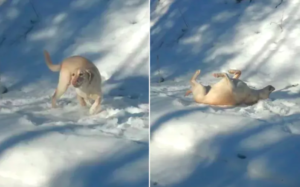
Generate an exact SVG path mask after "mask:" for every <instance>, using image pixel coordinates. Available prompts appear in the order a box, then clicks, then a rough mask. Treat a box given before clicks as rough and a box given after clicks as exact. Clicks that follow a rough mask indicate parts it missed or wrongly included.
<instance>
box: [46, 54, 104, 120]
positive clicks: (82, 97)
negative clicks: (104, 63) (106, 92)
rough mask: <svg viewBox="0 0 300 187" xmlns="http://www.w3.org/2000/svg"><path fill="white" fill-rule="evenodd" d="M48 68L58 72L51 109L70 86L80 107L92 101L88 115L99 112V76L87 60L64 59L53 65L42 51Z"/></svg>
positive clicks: (47, 55) (100, 93) (74, 57)
mask: <svg viewBox="0 0 300 187" xmlns="http://www.w3.org/2000/svg"><path fill="white" fill-rule="evenodd" d="M44 56H45V60H46V64H47V66H48V68H49V69H50V70H52V71H60V74H59V81H58V85H57V88H56V90H55V92H54V94H53V96H52V107H53V108H55V107H56V100H57V99H58V98H60V97H61V96H62V95H63V94H64V93H65V91H66V90H67V89H68V87H69V85H70V84H71V85H72V86H73V87H75V90H76V93H77V99H78V101H79V103H80V105H81V106H86V102H88V103H89V104H91V103H90V102H89V99H92V100H94V103H93V104H92V106H91V108H90V111H89V112H90V114H96V113H98V112H99V111H100V104H101V98H102V92H101V75H100V72H99V70H98V68H97V67H96V66H95V65H94V64H93V63H92V62H90V61H89V60H88V59H86V58H84V57H81V56H72V57H69V58H66V59H64V60H63V61H62V63H61V64H53V63H52V61H51V58H50V55H49V53H48V52H47V51H44Z"/></svg>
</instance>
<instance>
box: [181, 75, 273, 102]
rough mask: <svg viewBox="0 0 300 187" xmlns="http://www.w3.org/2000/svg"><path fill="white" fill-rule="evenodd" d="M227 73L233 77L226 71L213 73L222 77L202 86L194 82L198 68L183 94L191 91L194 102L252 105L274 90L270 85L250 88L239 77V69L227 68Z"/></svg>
mask: <svg viewBox="0 0 300 187" xmlns="http://www.w3.org/2000/svg"><path fill="white" fill-rule="evenodd" d="M228 73H230V74H234V76H233V78H230V77H228V75H227V73H215V74H213V75H214V76H215V77H216V78H217V77H222V79H221V80H220V81H219V82H217V83H215V84H213V85H210V86H203V85H201V84H199V83H197V82H196V78H197V77H198V76H199V74H200V70H197V71H196V72H195V74H194V75H193V77H192V78H191V80H190V84H191V86H192V88H191V90H188V91H187V92H186V94H185V96H187V95H189V94H191V93H192V94H193V97H194V100H195V102H197V103H203V104H208V105H217V106H237V105H253V104H255V103H257V102H258V101H259V100H263V99H267V98H269V95H270V93H271V92H273V91H274V90H275V88H274V87H273V86H271V85H268V86H266V87H264V88H262V89H259V90H255V89H252V88H250V87H249V86H248V85H247V84H246V83H245V82H243V81H242V80H240V79H239V77H240V76H241V73H242V72H241V71H240V70H229V71H228Z"/></svg>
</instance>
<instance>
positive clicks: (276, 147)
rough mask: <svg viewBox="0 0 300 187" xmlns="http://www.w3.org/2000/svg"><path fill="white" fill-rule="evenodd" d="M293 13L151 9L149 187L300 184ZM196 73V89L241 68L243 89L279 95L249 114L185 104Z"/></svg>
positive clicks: (285, 8)
mask: <svg viewBox="0 0 300 187" xmlns="http://www.w3.org/2000/svg"><path fill="white" fill-rule="evenodd" d="M299 7H300V1H299V0H290V1H282V3H281V1H280V0H264V1H256V0H253V1H252V2H251V3H250V2H249V1H248V0H247V1H246V0H243V1H242V2H241V3H239V4H237V3H236V2H235V1H234V0H211V1H205V0H203V1H199V0H163V1H162V0H160V1H158V0H152V1H151V41H150V43H151V91H150V92H151V106H150V108H151V112H150V113H151V119H150V123H151V125H150V126H151V146H150V157H151V184H152V186H172V187H175V186H178V187H183V186H184V187H196V186H199V187H200V186H201V187H229V186H230V187H241V186H243V187H253V186H259V187H298V186H300V178H299V174H300V168H299V167H298V165H299V158H300V136H299V135H300V73H299V71H300V63H299V62H300V53H299V50H300V39H299V35H300V22H299V20H300V12H299ZM196 69H201V70H202V71H201V74H200V76H199V78H198V81H200V82H202V83H203V84H210V83H213V82H215V81H217V79H216V78H214V77H213V76H212V75H211V74H212V73H215V72H225V71H227V70H228V69H240V70H242V75H241V79H242V80H244V81H246V82H247V83H248V84H249V85H251V86H253V87H256V88H261V87H264V86H266V85H268V84H271V85H273V86H274V87H275V88H276V91H275V92H274V93H272V94H271V99H268V100H265V101H261V102H259V103H258V104H256V105H253V106H248V107H233V108H217V107H210V106H206V105H201V104H196V103H194V102H193V100H192V98H191V96H188V97H184V94H185V91H186V90H187V89H188V88H189V79H190V77H191V76H192V75H193V73H194V72H195V70H196ZM161 76H162V77H163V78H164V81H163V82H160V83H159V80H160V79H161ZM297 84H299V85H297Z"/></svg>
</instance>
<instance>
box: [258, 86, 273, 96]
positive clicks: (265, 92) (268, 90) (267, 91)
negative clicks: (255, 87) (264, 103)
mask: <svg viewBox="0 0 300 187" xmlns="http://www.w3.org/2000/svg"><path fill="white" fill-rule="evenodd" d="M274 90H275V87H274V86H272V85H268V86H266V87H264V88H263V89H262V90H261V92H260V98H261V99H267V98H269V96H270V94H271V93H272V92H273V91H274Z"/></svg>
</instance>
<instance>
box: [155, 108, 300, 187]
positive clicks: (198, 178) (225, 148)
mask: <svg viewBox="0 0 300 187" xmlns="http://www.w3.org/2000/svg"><path fill="white" fill-rule="evenodd" d="M204 109H205V108H204ZM200 111H201V110H200ZM197 112H198V111H197V109H196V108H195V109H187V110H182V111H175V112H172V113H168V114H166V115H164V116H162V117H160V118H159V119H158V120H156V121H155V122H152V123H153V126H154V128H152V129H151V136H155V133H157V132H158V131H159V130H160V129H162V127H163V126H164V125H165V124H166V123H167V122H168V121H170V120H174V119H175V118H178V119H180V118H181V117H183V116H185V115H189V114H191V113H197ZM204 115H205V113H204ZM232 117H233V118H234V116H232ZM203 118H205V117H203ZM299 120H300V118H299V113H297V114H293V115H290V116H285V117H282V119H281V120H279V122H274V121H272V119H271V118H270V119H266V120H256V119H251V120H250V121H245V122H244V123H245V124H244V125H242V126H241V124H236V125H237V126H238V127H239V128H237V129H235V128H233V129H232V130H230V129H227V130H226V131H225V132H221V131H220V132H218V133H217V134H215V135H214V136H212V137H210V138H209V139H202V140H201V141H198V142H195V145H194V146H193V148H192V150H190V151H188V152H186V153H183V156H182V159H183V160H178V161H177V162H176V163H174V164H175V165H178V168H181V167H183V166H184V164H182V163H185V162H186V161H185V159H189V162H192V164H190V172H189V173H190V174H189V175H188V176H186V177H185V178H183V179H182V180H180V181H178V182H176V183H173V184H169V185H165V184H163V185H162V186H172V187H181V186H186V187H191V186H209V187H224V186H268V187H269V186H270V187H271V186H272V187H275V186H276V187H277V186H278V187H282V186H295V187H296V186H298V185H299V184H300V180H299V179H298V177H297V173H299V172H300V170H299V168H293V167H291V165H293V164H294V162H296V161H297V160H298V156H299V154H298V149H299V147H300V144H299V143H297V142H299V136H297V135H293V133H292V132H291V130H290V128H289V127H288V126H286V125H289V124H297V123H298V122H299ZM241 122H242V121H241ZM187 123H188V122H187ZM198 123H199V128H201V126H209V125H217V126H221V125H222V124H223V122H222V121H207V119H206V118H205V121H202V122H200V121H199V122H198ZM232 123H234V122H232ZM170 125H171V124H169V126H170ZM176 125H178V123H176ZM176 125H175V124H174V127H173V128H176ZM170 128H171V127H170ZM276 128H279V129H281V130H283V131H284V132H285V133H286V134H285V133H282V134H278V132H276V130H274V129H276ZM277 130H278V129H277ZM182 133H183V134H184V132H182ZM276 134H277V135H276ZM162 135H163V134H162V132H160V136H162ZM166 135H167V134H166ZM268 138H269V139H268ZM164 149H167V147H166V148H164ZM210 150H213V151H212V152H210ZM206 151H209V152H208V153H207V152H206ZM184 155H185V156H184ZM191 157H192V158H191ZM151 162H153V161H151ZM181 164H182V165H181ZM272 169H274V170H272ZM151 170H152V171H153V169H151ZM154 172H155V171H154ZM172 176H173V175H172ZM155 180H156V179H155V178H154V179H152V185H151V186H153V187H154V186H160V184H159V182H156V181H155Z"/></svg>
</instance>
